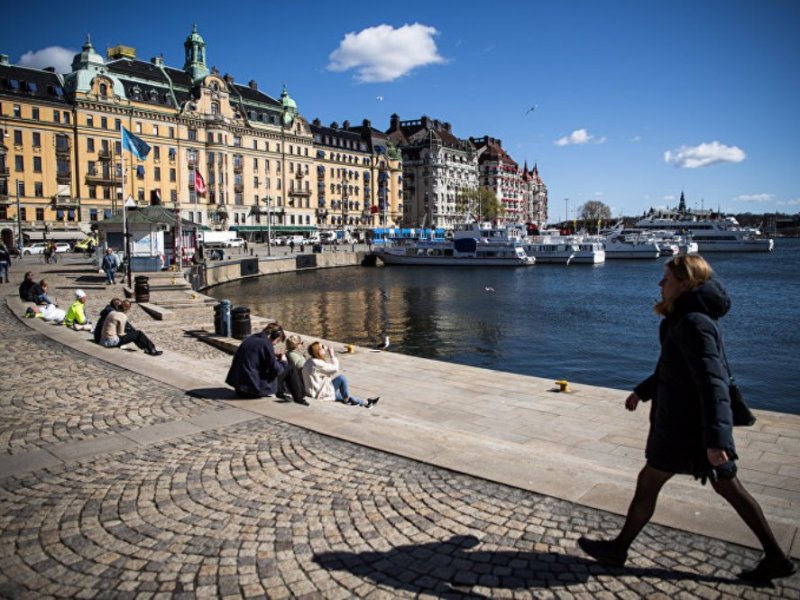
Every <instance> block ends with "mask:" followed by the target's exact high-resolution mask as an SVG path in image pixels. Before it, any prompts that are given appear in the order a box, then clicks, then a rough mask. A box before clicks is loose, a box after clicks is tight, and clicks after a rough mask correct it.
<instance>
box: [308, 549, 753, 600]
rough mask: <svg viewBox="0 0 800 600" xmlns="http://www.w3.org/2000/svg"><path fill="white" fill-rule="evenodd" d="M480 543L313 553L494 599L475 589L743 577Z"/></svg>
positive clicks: (413, 587) (377, 576)
mask: <svg viewBox="0 0 800 600" xmlns="http://www.w3.org/2000/svg"><path fill="white" fill-rule="evenodd" d="M479 544H480V541H479V540H478V538H476V537H475V536H472V535H457V536H453V537H451V538H450V539H449V540H447V541H444V542H433V543H430V544H419V545H409V546H399V547H397V548H393V549H392V550H389V551H387V552H323V553H320V554H315V555H314V562H316V563H317V564H318V565H320V566H321V567H322V568H324V569H327V570H331V571H347V572H349V573H352V574H353V575H358V576H360V577H364V578H367V579H370V580H372V581H374V582H375V583H376V584H380V585H385V586H391V587H393V588H396V589H400V590H405V591H409V592H412V593H417V594H418V593H423V592H424V593H426V594H432V595H435V596H438V597H441V598H452V597H462V596H467V597H470V598H489V596H484V595H482V594H479V593H477V592H473V591H472V588H473V587H475V586H479V587H483V588H492V589H506V590H524V589H535V588H560V587H563V588H568V587H569V586H571V585H575V584H578V583H585V582H586V581H587V580H588V579H589V577H590V576H591V575H593V574H598V573H609V574H619V575H628V576H631V575H632V576H634V577H654V578H658V579H661V580H691V581H697V582H707V583H734V582H737V581H738V580H732V579H727V578H724V577H716V576H712V575H703V574H700V573H692V572H689V571H674V570H668V569H662V568H656V567H653V568H639V567H626V568H624V569H623V568H617V567H606V566H603V565H601V564H599V563H597V562H595V561H593V560H591V559H586V558H582V557H579V556H571V555H568V554H559V553H556V552H544V553H542V552H517V551H513V550H504V551H480V550H476V551H472V548H475V547H477V546H478V545H479Z"/></svg>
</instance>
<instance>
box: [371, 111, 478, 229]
mask: <svg viewBox="0 0 800 600" xmlns="http://www.w3.org/2000/svg"><path fill="white" fill-rule="evenodd" d="M386 135H387V137H388V139H389V141H391V142H392V144H394V145H395V146H396V147H397V148H398V149H399V150H400V152H401V153H402V158H403V223H402V224H403V225H405V226H406V227H443V228H447V229H450V228H452V227H453V226H454V225H456V224H457V223H461V222H463V221H464V219H465V218H466V215H465V214H464V212H463V209H461V208H460V207H459V206H458V204H459V203H458V199H459V196H460V194H461V193H462V191H464V190H474V189H477V187H478V158H477V152H476V149H475V146H474V145H473V144H472V143H471V142H470V141H469V140H461V139H459V138H457V137H456V136H455V135H453V132H452V127H451V126H450V124H449V123H442V122H440V121H438V120H435V119H431V118H429V117H426V116H423V117H422V118H421V119H417V120H413V121H401V120H400V117H399V116H398V115H396V114H393V115H392V116H391V121H390V125H389V129H388V130H387V131H386Z"/></svg>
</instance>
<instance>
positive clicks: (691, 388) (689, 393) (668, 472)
mask: <svg viewBox="0 0 800 600" xmlns="http://www.w3.org/2000/svg"><path fill="white" fill-rule="evenodd" d="M659 286H660V287H661V301H660V302H658V303H657V304H656V305H655V307H654V310H655V312H656V314H658V315H661V316H662V317H663V319H662V320H661V324H660V327H659V337H660V341H661V355H660V356H659V359H658V363H657V365H656V369H655V372H654V373H653V374H652V375H650V376H649V377H648V378H647V379H645V380H644V381H643V382H642V383H640V384H639V385H638V386H636V388H634V391H633V392H632V393H631V394H630V395H629V396H628V397H627V399H626V400H625V407H626V408H627V409H628V410H631V411H632V410H636V407H637V406H638V404H639V402H641V401H647V400H652V404H651V407H650V431H649V434H648V436H647V445H646V449H645V457H646V458H647V463H646V464H645V466H644V468H643V469H642V470H641V471H640V473H639V476H638V479H637V482H636V491H635V492H634V496H633V499H632V500H631V504H630V507H629V508H628V514H627V516H626V519H625V524H624V525H623V527H622V530H621V531H620V533H619V534H618V535H617V537H616V538H615V539H613V540H603V541H601V540H593V539H589V538H586V537H581V538H580V539H579V540H578V545H579V546H580V547H581V548H582V549H583V551H584V552H586V553H587V554H588V555H590V556H592V557H593V558H595V559H596V560H598V561H600V562H602V563H606V564H610V565H614V566H620V567H621V566H623V565H624V564H625V561H626V560H627V557H628V549H629V548H630V545H631V543H632V542H633V541H634V539H636V536H637V535H638V534H639V532H640V531H641V530H642V528H643V527H644V526H645V525H646V524H647V523H648V522H649V521H650V518H651V517H652V515H653V512H654V511H655V507H656V501H657V500H658V494H659V492H660V491H661V488H662V487H663V486H664V484H665V483H666V482H667V481H669V480H670V479H671V478H672V477H673V475H676V474H683V475H693V476H694V477H695V478H696V479H700V480H701V482H702V483H703V484H705V482H706V481H707V480H710V481H711V485H712V486H713V488H714V491H715V492H717V493H718V494H719V495H720V496H722V497H723V498H724V499H725V500H727V502H728V503H729V504H731V506H732V507H733V508H734V509H735V510H736V512H737V513H738V514H739V516H740V517H741V518H742V519H743V520H744V522H745V523H746V524H747V526H748V527H749V528H750V529H751V530H752V531H753V533H754V534H755V535H756V537H757V538H758V540H759V542H760V543H761V545H762V547H763V549H764V558H763V559H762V560H761V561H760V562H759V563H758V565H757V566H755V568H752V569H748V570H745V571H742V572H741V573H740V575H739V576H740V577H741V578H743V579H749V580H755V581H768V580H770V579H775V578H778V577H786V576H789V575H791V574H792V573H794V572H795V566H794V563H793V562H792V561H791V559H789V558H788V557H787V556H786V554H785V553H784V552H783V549H782V548H781V547H780V545H779V544H778V542H777V541H776V539H775V536H774V535H773V533H772V530H771V529H770V527H769V524H768V523H767V521H766V519H765V518H764V513H763V512H762V510H761V507H760V506H759V505H758V502H756V500H755V499H754V498H753V497H752V496H750V494H749V493H748V492H747V490H746V489H745V488H744V486H743V485H742V483H741V482H740V481H739V479H738V478H737V476H736V462H735V461H736V459H737V458H738V455H737V453H736V447H735V445H734V440H733V416H732V412H731V402H730V395H729V390H728V385H729V382H730V371H729V370H728V366H727V360H726V358H725V349H724V346H723V342H722V337H721V334H720V331H719V325H718V323H717V320H718V319H719V318H720V317H722V316H724V315H725V314H726V313H727V312H728V310H729V309H730V305H731V302H730V300H729V298H728V295H727V293H726V291H725V288H724V287H723V285H722V283H721V282H720V281H719V280H718V279H716V278H714V277H713V271H712V269H711V266H710V265H709V264H708V263H707V262H706V261H705V259H703V258H702V257H701V256H699V255H685V256H676V257H675V258H673V259H672V260H670V261H669V262H667V263H666V265H665V266H664V277H663V278H662V279H661V281H660V282H659Z"/></svg>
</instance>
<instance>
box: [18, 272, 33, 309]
mask: <svg viewBox="0 0 800 600" xmlns="http://www.w3.org/2000/svg"><path fill="white" fill-rule="evenodd" d="M35 288H36V282H35V281H34V280H33V273H32V272H31V271H28V272H27V273H25V279H23V280H22V283H20V284H19V297H20V300H24V301H25V302H36V295H35V294H34V290H35Z"/></svg>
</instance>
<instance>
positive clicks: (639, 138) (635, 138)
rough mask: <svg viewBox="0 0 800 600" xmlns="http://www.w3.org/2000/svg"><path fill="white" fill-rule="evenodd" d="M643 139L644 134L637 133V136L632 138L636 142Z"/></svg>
mask: <svg viewBox="0 0 800 600" xmlns="http://www.w3.org/2000/svg"><path fill="white" fill-rule="evenodd" d="M641 141H642V136H640V135H635V136H633V137H632V138H631V142H634V143H636V142H641Z"/></svg>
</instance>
